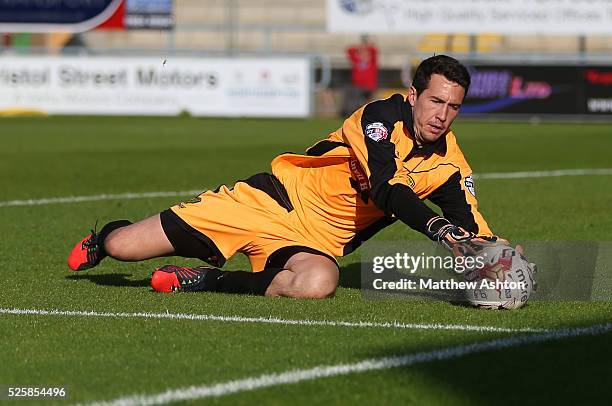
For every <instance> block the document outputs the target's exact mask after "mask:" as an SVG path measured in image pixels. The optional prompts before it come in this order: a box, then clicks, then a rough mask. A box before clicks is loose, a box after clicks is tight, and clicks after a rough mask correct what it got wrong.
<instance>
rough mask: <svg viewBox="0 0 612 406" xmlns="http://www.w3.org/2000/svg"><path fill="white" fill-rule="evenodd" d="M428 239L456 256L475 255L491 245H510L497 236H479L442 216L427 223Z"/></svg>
mask: <svg viewBox="0 0 612 406" xmlns="http://www.w3.org/2000/svg"><path fill="white" fill-rule="evenodd" d="M427 233H428V237H429V238H431V239H432V240H434V241H437V242H438V243H440V244H441V245H442V246H443V247H445V248H446V249H448V250H449V251H452V252H453V254H455V255H456V256H465V255H474V254H475V253H476V252H478V251H480V250H481V249H482V248H484V246H488V245H491V244H504V245H508V241H506V240H504V239H502V238H498V237H496V236H477V235H476V234H474V233H472V232H470V231H467V230H465V229H464V228H462V227H459V226H456V225H454V224H452V223H451V222H450V221H448V220H447V219H445V218H444V217H442V216H436V217H434V218H432V219H430V220H429V221H428V222H427Z"/></svg>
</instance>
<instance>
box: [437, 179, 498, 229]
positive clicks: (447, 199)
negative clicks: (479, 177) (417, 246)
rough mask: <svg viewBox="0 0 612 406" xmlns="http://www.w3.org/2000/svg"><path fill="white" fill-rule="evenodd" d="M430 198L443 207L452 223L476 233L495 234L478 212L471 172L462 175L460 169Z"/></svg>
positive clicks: (445, 215)
mask: <svg viewBox="0 0 612 406" xmlns="http://www.w3.org/2000/svg"><path fill="white" fill-rule="evenodd" d="M428 198H429V200H431V201H432V202H433V203H434V204H435V205H436V206H438V207H440V208H441V209H442V213H443V214H444V217H445V218H447V219H448V220H449V221H450V222H451V223H453V224H455V225H457V226H459V227H462V228H464V229H465V230H467V231H469V232H472V233H474V234H476V235H482V236H492V235H493V233H492V232H491V230H490V229H489V226H488V225H487V222H486V221H485V219H484V218H483V217H482V215H481V214H480V213H479V212H478V202H477V201H476V196H475V192H474V181H473V179H472V176H471V173H470V174H467V175H466V176H462V175H461V173H460V172H459V171H457V172H455V173H454V174H453V175H451V177H450V178H448V180H447V181H446V182H445V183H444V184H443V185H442V186H440V187H439V188H437V189H436V190H435V191H434V192H433V193H431V194H430V195H429V197H428Z"/></svg>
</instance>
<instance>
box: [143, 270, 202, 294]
mask: <svg viewBox="0 0 612 406" xmlns="http://www.w3.org/2000/svg"><path fill="white" fill-rule="evenodd" d="M211 269H213V268H207V267H205V266H201V267H197V268H186V267H182V266H177V265H164V266H162V267H159V268H157V269H156V270H155V272H153V275H151V287H152V288H153V289H154V290H156V291H157V292H164V293H168V292H177V291H185V292H197V291H202V290H206V288H205V286H204V278H205V276H206V274H207V273H208V272H209V271H210V270H211Z"/></svg>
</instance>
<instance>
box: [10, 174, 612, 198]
mask: <svg viewBox="0 0 612 406" xmlns="http://www.w3.org/2000/svg"><path fill="white" fill-rule="evenodd" d="M586 175H612V168H602V169H558V170H553V171H535V172H490V173H481V174H474V175H473V178H474V179H527V178H546V177H559V176H586ZM204 189H205V188H202V189H198V190H183V191H176V192H143V193H119V194H107V193H104V194H99V195H89V196H64V197H46V198H42V199H25V200H5V201H0V207H10V206H39V205H46V204H66V203H81V202H96V201H102V200H133V199H147V198H156V197H174V196H193V195H198V194H200V193H202V192H203V191H204Z"/></svg>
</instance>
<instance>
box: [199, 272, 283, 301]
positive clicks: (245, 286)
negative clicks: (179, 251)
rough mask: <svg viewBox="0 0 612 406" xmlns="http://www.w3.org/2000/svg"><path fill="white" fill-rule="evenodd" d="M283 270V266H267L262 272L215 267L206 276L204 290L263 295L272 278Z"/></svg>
mask: <svg viewBox="0 0 612 406" xmlns="http://www.w3.org/2000/svg"><path fill="white" fill-rule="evenodd" d="M282 270H283V268H267V269H264V270H263V271H261V272H245V271H222V270H220V269H216V268H213V269H210V270H209V271H208V273H207V274H206V277H205V278H204V283H203V285H204V289H203V290H205V291H207V292H222V293H239V294H245V295H258V296H263V295H265V294H266V290H267V289H268V286H270V284H271V283H272V279H274V277H275V276H276V274H278V273H279V272H280V271H282Z"/></svg>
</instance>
